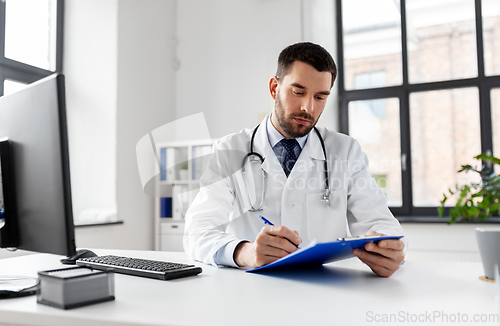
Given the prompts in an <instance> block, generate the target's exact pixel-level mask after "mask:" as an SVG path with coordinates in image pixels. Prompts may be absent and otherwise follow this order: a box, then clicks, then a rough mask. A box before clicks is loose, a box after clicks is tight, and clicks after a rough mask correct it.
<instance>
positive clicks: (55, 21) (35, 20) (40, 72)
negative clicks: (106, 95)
mask: <svg viewBox="0 0 500 326" xmlns="http://www.w3.org/2000/svg"><path fill="white" fill-rule="evenodd" d="M62 14H63V1H62V0H5V1H1V2H0V45H1V49H2V53H1V54H0V79H1V80H0V81H1V83H0V95H4V94H8V93H12V92H15V91H18V90H19V89H21V88H23V87H24V85H26V84H30V83H32V82H34V81H36V80H39V79H41V78H44V77H47V76H49V75H51V74H52V73H54V72H60V71H61V70H62V58H61V56H62V55H61V54H62V19H63V17H62Z"/></svg>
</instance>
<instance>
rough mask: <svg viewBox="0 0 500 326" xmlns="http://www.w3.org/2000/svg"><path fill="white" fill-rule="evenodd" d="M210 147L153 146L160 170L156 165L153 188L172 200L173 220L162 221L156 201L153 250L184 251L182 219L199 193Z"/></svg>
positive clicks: (186, 144)
mask: <svg viewBox="0 0 500 326" xmlns="http://www.w3.org/2000/svg"><path fill="white" fill-rule="evenodd" d="M212 143H213V141H212V140H210V139H204V140H196V141H174V142H165V143H157V144H156V150H157V153H158V155H159V157H160V163H161V166H158V165H155V171H156V175H157V176H158V177H157V179H156V183H155V184H156V185H155V187H156V188H157V193H161V194H162V196H163V197H167V196H168V197H171V198H172V217H161V213H162V212H161V197H158V198H155V209H154V214H155V216H154V221H155V223H154V225H155V231H154V232H155V234H154V237H155V250H164V251H183V249H182V236H183V232H184V215H185V213H186V211H187V209H188V207H189V205H190V204H191V203H192V201H193V200H194V198H195V197H196V194H197V193H198V189H199V179H200V177H201V174H202V173H203V171H204V168H205V166H206V163H207V162H208V157H209V154H210V153H211V151H212ZM160 172H162V173H160ZM160 190H161V191H160Z"/></svg>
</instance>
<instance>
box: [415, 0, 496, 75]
mask: <svg viewBox="0 0 500 326" xmlns="http://www.w3.org/2000/svg"><path fill="white" fill-rule="evenodd" d="M496 1H498V0H496ZM474 8H475V7H474V0H439V1H435V0H407V1H406V16H407V34H408V35H407V46H408V78H409V81H410V83H422V82H434V81H443V80H453V79H461V78H471V77H477V52H476V29H475V14H474V13H475V9H474Z"/></svg>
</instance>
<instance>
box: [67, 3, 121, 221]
mask: <svg viewBox="0 0 500 326" xmlns="http://www.w3.org/2000/svg"><path fill="white" fill-rule="evenodd" d="M65 5H66V11H65V21H66V26H65V27H66V28H65V33H64V43H63V44H64V62H63V65H64V71H63V72H64V74H65V76H66V104H67V111H68V132H69V147H70V160H71V161H70V164H71V167H70V168H71V182H72V186H73V187H72V188H73V189H72V192H73V198H74V200H73V211H74V216H75V220H77V221H78V220H79V219H82V218H83V217H84V215H87V217H90V216H88V215H89V213H92V212H111V214H115V213H116V173H115V171H116V144H117V143H116V112H117V106H116V104H117V79H116V75H117V53H118V47H117V43H118V38H117V33H118V0H107V1H97V0H90V1H84V0H76V1H67V3H66V4H65Z"/></svg>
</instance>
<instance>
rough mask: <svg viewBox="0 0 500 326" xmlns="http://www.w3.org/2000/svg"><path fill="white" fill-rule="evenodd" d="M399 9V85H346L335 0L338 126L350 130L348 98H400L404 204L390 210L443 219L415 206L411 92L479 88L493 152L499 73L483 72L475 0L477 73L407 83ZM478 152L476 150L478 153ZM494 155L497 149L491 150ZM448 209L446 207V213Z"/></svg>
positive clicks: (487, 144)
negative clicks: (351, 87)
mask: <svg viewBox="0 0 500 326" xmlns="http://www.w3.org/2000/svg"><path fill="white" fill-rule="evenodd" d="M399 5H400V13H401V26H400V27H401V43H402V44H401V45H402V47H401V49H402V74H403V81H402V84H401V85H398V86H387V87H377V88H371V89H354V90H346V89H345V79H344V75H343V73H342V72H343V71H345V70H344V69H345V64H344V63H345V61H344V33H343V22H342V19H343V17H342V0H336V22H337V25H336V27H337V51H338V53H337V56H338V66H339V70H340V72H341V73H340V74H339V75H338V78H337V83H338V87H339V130H340V132H342V133H345V134H349V111H348V107H349V102H351V101H359V100H374V99H382V98H389V97H397V98H399V103H400V134H401V141H400V143H401V155H405V156H406V168H405V169H403V168H402V169H401V174H402V194H403V197H402V199H403V204H402V206H400V207H390V210H391V212H392V213H393V214H394V215H395V216H397V217H398V219H399V220H402V221H409V222H445V221H446V220H444V219H439V218H437V206H436V207H415V206H414V205H413V194H412V166H411V133H410V95H411V94H412V93H417V92H427V91H437V90H447V89H457V88H467V87H476V88H477V89H478V91H479V120H480V129H481V134H480V141H481V151H482V152H483V153H484V152H486V151H491V152H493V131H492V117H491V99H490V94H491V90H492V89H493V88H497V87H500V76H486V75H485V67H484V48H483V20H482V10H481V8H482V3H481V0H475V2H474V5H475V27H476V53H477V65H478V67H477V68H478V69H477V70H478V76H477V77H474V78H464V79H454V80H446V81H438V82H424V83H414V84H410V82H409V79H408V48H407V30H406V29H407V28H406V0H400V3H399ZM478 154H479V153H478ZM494 154H496V155H497V156H498V155H500V153H494ZM448 212H449V209H445V215H448ZM488 221H489V222H492V221H494V222H500V218H498V217H493V218H490V219H488Z"/></svg>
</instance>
